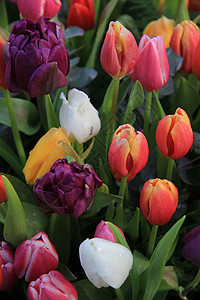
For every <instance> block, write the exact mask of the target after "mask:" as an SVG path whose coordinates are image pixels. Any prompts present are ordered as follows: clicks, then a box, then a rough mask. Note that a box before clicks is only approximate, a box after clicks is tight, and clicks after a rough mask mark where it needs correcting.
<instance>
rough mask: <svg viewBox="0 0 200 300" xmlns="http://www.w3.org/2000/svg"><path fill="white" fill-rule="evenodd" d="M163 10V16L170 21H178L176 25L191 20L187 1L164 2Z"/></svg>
mask: <svg viewBox="0 0 200 300" xmlns="http://www.w3.org/2000/svg"><path fill="white" fill-rule="evenodd" d="M163 9H164V10H163V15H164V16H166V17H167V18H169V19H174V20H176V23H181V22H182V21H184V20H190V16H189V13H188V10H187V7H186V3H185V0H177V1H174V0H167V1H164V5H163Z"/></svg>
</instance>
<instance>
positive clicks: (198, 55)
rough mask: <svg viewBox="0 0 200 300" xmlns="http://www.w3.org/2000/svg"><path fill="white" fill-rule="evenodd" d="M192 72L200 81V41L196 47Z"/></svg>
mask: <svg viewBox="0 0 200 300" xmlns="http://www.w3.org/2000/svg"><path fill="white" fill-rule="evenodd" d="M192 72H193V73H194V75H195V76H196V77H197V78H198V80H200V39H199V41H198V43H197V45H196V48H195V50H194V55H193V61H192Z"/></svg>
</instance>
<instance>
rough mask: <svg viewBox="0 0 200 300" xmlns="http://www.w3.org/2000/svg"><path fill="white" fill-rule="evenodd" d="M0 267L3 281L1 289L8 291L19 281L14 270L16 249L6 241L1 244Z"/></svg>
mask: <svg viewBox="0 0 200 300" xmlns="http://www.w3.org/2000/svg"><path fill="white" fill-rule="evenodd" d="M0 268H1V272H2V283H1V285H0V291H8V290H10V289H12V288H13V287H14V286H15V284H16V283H17V280H18V278H17V276H16V274H15V270H14V250H13V249H12V248H11V246H10V245H9V244H7V243H6V242H1V244H0Z"/></svg>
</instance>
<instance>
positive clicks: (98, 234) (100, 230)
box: [94, 221, 126, 243]
mask: <svg viewBox="0 0 200 300" xmlns="http://www.w3.org/2000/svg"><path fill="white" fill-rule="evenodd" d="M113 225H114V224H113ZM114 226H115V227H116V228H117V229H118V230H119V231H120V232H121V234H122V235H123V237H124V239H126V238H125V236H124V233H123V232H122V230H121V229H120V228H119V227H117V226H116V225H114ZM94 237H95V238H101V239H105V240H109V241H111V242H114V243H116V242H117V241H116V237H115V235H114V233H113V231H112V230H111V229H110V227H109V226H108V224H107V222H105V221H101V222H100V223H99V224H98V225H97V227H96V230H95V234H94Z"/></svg>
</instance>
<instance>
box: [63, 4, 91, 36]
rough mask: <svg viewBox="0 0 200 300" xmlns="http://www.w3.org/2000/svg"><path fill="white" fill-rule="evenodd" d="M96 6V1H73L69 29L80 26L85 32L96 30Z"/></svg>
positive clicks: (69, 16) (69, 14) (68, 22)
mask: <svg viewBox="0 0 200 300" xmlns="http://www.w3.org/2000/svg"><path fill="white" fill-rule="evenodd" d="M94 25H95V4H94V0H71V4H70V8H69V13H68V19H67V27H69V26H78V27H80V28H82V29H84V30H89V29H92V28H94Z"/></svg>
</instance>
